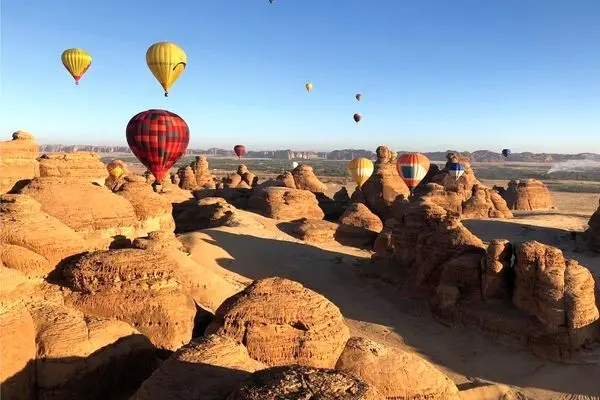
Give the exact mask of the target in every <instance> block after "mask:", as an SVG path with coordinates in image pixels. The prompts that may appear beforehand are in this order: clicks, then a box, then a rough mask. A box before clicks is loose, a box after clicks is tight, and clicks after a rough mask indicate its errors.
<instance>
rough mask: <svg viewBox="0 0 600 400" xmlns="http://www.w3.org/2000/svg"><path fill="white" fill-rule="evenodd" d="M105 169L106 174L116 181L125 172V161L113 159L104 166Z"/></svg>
mask: <svg viewBox="0 0 600 400" xmlns="http://www.w3.org/2000/svg"><path fill="white" fill-rule="evenodd" d="M106 169H107V170H108V174H109V175H110V176H111V177H112V178H113V179H114V180H115V181H118V180H119V178H120V177H122V176H123V174H124V173H125V163H124V162H123V161H121V160H114V161H113V162H111V163H109V164H108V165H107V166H106Z"/></svg>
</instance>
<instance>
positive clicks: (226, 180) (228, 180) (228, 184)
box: [221, 173, 242, 188]
mask: <svg viewBox="0 0 600 400" xmlns="http://www.w3.org/2000/svg"><path fill="white" fill-rule="evenodd" d="M241 182H242V177H241V176H240V175H238V174H237V173H235V174H229V175H227V176H225V177H223V180H222V186H221V187H223V188H236V187H237V186H238V185H239V184H240V183H241Z"/></svg>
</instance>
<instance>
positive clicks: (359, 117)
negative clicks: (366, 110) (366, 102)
mask: <svg viewBox="0 0 600 400" xmlns="http://www.w3.org/2000/svg"><path fill="white" fill-rule="evenodd" d="M353 118H354V122H356V123H357V124H358V123H359V122H360V120H361V119H362V114H361V113H356V114H354V116H353Z"/></svg>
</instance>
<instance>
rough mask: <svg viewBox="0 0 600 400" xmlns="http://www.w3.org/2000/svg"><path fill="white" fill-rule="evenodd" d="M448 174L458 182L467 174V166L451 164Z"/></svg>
mask: <svg viewBox="0 0 600 400" xmlns="http://www.w3.org/2000/svg"><path fill="white" fill-rule="evenodd" d="M448 173H449V174H450V175H451V176H453V177H454V179H455V180H458V179H459V178H460V177H461V176H463V174H464V173H465V166H464V165H462V164H461V163H451V164H450V165H449V166H448Z"/></svg>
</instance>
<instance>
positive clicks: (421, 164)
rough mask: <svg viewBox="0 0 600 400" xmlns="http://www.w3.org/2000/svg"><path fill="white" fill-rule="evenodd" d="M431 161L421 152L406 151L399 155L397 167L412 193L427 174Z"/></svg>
mask: <svg viewBox="0 0 600 400" xmlns="http://www.w3.org/2000/svg"><path fill="white" fill-rule="evenodd" d="M430 165H431V162H430V161H429V158H427V157H426V156H424V155H423V154H421V153H406V154H402V155H401V156H399V157H398V161H397V162H396V169H398V174H400V176H401V177H402V180H403V181H404V183H406V186H408V189H409V190H410V193H411V194H412V192H413V190H414V189H415V188H416V187H417V186H418V185H419V183H420V182H421V181H422V180H423V178H425V175H427V171H429V166H430Z"/></svg>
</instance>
